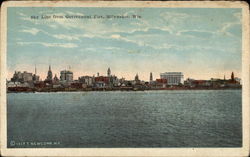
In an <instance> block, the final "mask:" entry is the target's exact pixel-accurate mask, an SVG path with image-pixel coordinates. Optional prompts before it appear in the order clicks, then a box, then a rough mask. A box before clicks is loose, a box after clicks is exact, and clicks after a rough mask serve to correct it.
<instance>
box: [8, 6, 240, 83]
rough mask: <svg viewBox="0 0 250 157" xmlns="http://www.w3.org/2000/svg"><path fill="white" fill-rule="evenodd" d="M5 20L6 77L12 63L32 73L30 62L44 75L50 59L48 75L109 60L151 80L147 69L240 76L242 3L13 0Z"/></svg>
mask: <svg viewBox="0 0 250 157" xmlns="http://www.w3.org/2000/svg"><path fill="white" fill-rule="evenodd" d="M54 15H55V16H57V18H53V17H55V16H54ZM68 15H69V16H85V17H89V16H91V17H92V18H80V19H79V18H70V19H69V18H65V16H68ZM95 15H96V17H97V16H103V17H104V18H94V17H95ZM107 15H114V16H126V17H129V18H106V16H107ZM133 15H137V16H136V18H133V17H132V16H133ZM31 16H38V19H33V18H31ZM42 16H43V17H44V16H51V18H48V19H42ZM58 16H63V17H64V18H58ZM7 25H8V30H7V33H8V34H7V68H8V69H7V70H8V79H10V78H11V77H12V76H13V73H14V71H28V72H32V73H34V71H35V66H36V67H37V74H38V75H40V77H41V78H42V79H44V78H46V75H47V71H48V68H49V65H51V68H52V72H53V75H54V74H57V76H59V75H60V71H61V70H64V69H70V70H71V71H73V73H74V79H77V78H78V77H79V76H85V75H89V76H93V75H95V76H96V75H97V72H99V73H100V75H107V69H108V68H109V67H110V69H111V73H112V74H113V75H116V76H118V77H119V78H121V77H125V78H126V79H128V80H129V79H134V77H135V75H136V74H137V73H138V75H139V78H140V79H142V80H145V81H148V80H149V76H150V72H152V73H153V78H154V79H156V78H159V77H160V73H163V72H183V74H184V79H187V78H195V79H210V78H224V75H226V78H229V77H230V75H231V72H232V71H233V72H234V74H235V76H236V77H241V54H242V50H241V38H242V35H241V34H242V25H241V9H239V8H82V7H77V8H72V7H53V8H47V7H10V8H8V22H7Z"/></svg>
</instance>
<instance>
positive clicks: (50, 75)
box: [47, 65, 53, 81]
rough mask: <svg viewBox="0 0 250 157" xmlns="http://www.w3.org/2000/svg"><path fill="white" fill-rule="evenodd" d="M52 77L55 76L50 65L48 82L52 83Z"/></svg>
mask: <svg viewBox="0 0 250 157" xmlns="http://www.w3.org/2000/svg"><path fill="white" fill-rule="evenodd" d="M52 77H53V75H52V71H51V65H49V71H48V75H47V80H49V81H52Z"/></svg>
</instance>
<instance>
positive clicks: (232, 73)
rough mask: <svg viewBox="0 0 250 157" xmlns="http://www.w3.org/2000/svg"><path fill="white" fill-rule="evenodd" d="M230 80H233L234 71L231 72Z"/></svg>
mask: <svg viewBox="0 0 250 157" xmlns="http://www.w3.org/2000/svg"><path fill="white" fill-rule="evenodd" d="M231 80H232V81H234V72H232V74H231Z"/></svg>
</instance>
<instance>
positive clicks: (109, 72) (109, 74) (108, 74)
mask: <svg viewBox="0 0 250 157" xmlns="http://www.w3.org/2000/svg"><path fill="white" fill-rule="evenodd" d="M107 76H108V77H110V76H111V70H110V68H108V71H107Z"/></svg>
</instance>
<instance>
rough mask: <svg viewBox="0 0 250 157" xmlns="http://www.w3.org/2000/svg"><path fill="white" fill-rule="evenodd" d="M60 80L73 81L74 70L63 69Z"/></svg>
mask: <svg viewBox="0 0 250 157" xmlns="http://www.w3.org/2000/svg"><path fill="white" fill-rule="evenodd" d="M60 81H63V82H72V81H73V72H72V71H69V70H62V71H61V72H60Z"/></svg>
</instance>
